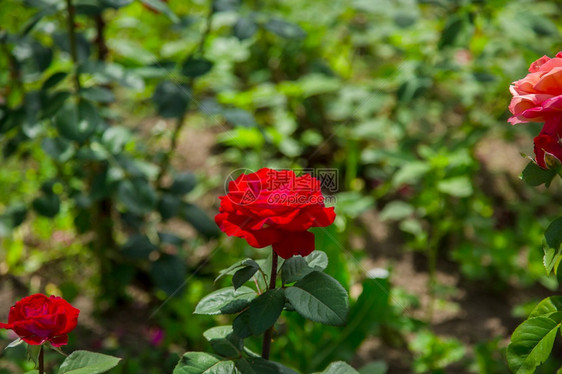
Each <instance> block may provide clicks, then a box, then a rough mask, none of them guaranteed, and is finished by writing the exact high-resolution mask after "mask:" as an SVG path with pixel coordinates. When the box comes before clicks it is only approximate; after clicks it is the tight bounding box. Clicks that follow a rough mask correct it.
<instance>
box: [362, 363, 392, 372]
mask: <svg viewBox="0 0 562 374" xmlns="http://www.w3.org/2000/svg"><path fill="white" fill-rule="evenodd" d="M387 371H388V365H387V364H386V363H385V362H384V361H373V362H370V363H368V364H367V365H365V366H363V367H361V369H359V374H386V372H387Z"/></svg>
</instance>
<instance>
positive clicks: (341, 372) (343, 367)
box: [317, 361, 359, 374]
mask: <svg viewBox="0 0 562 374" xmlns="http://www.w3.org/2000/svg"><path fill="white" fill-rule="evenodd" d="M317 374H359V373H358V372H357V370H355V369H354V368H352V367H351V366H349V365H348V364H347V363H345V362H343V361H337V362H332V363H331V364H330V365H329V366H328V367H327V368H326V369H325V370H324V371H323V372H322V373H317Z"/></svg>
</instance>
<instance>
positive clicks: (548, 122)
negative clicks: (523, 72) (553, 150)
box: [508, 52, 562, 134]
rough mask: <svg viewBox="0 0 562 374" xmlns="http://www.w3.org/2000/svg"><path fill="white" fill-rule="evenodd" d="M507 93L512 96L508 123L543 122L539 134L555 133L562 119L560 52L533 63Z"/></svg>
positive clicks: (561, 62)
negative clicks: (527, 72) (510, 114)
mask: <svg viewBox="0 0 562 374" xmlns="http://www.w3.org/2000/svg"><path fill="white" fill-rule="evenodd" d="M509 90H510V91H511V93H512V95H513V98H512V99H511V103H510V105H509V110H510V112H511V113H512V114H513V117H511V118H509V120H508V121H509V123H511V124H512V125H515V124H517V123H524V122H545V125H544V127H543V130H542V131H541V133H547V134H555V133H556V130H557V129H558V127H559V126H560V122H561V120H562V52H558V54H556V57H554V58H550V57H547V56H543V57H541V58H539V59H538V60H537V61H535V62H533V63H532V64H531V66H530V67H529V74H527V76H526V77H525V78H523V79H521V80H518V81H515V82H513V84H512V85H511V86H510V87H509Z"/></svg>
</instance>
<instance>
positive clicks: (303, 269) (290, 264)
mask: <svg viewBox="0 0 562 374" xmlns="http://www.w3.org/2000/svg"><path fill="white" fill-rule="evenodd" d="M313 271H314V269H313V268H311V267H310V266H308V262H306V260H305V259H304V258H302V257H301V256H293V257H291V258H289V259H287V260H286V261H285V263H283V266H282V267H281V279H282V280H283V284H288V283H293V282H296V281H298V280H301V279H302V278H304V276H306V275H308V274H309V273H311V272H313Z"/></svg>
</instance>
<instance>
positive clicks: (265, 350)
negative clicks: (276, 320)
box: [261, 250, 278, 360]
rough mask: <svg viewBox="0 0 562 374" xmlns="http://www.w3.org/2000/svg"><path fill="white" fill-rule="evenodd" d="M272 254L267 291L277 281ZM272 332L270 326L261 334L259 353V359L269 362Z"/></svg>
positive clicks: (276, 257) (275, 260)
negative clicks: (261, 340)
mask: <svg viewBox="0 0 562 374" xmlns="http://www.w3.org/2000/svg"><path fill="white" fill-rule="evenodd" d="M271 252H272V257H271V279H270V281H269V289H270V290H273V289H274V288H275V282H276V281H277V259H278V256H277V253H275V251H273V250H272V251H271ZM272 332H273V326H271V327H270V328H269V329H267V331H266V332H265V334H263V347H262V351H261V357H262V358H264V359H266V360H269V351H270V349H271V333H272Z"/></svg>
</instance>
